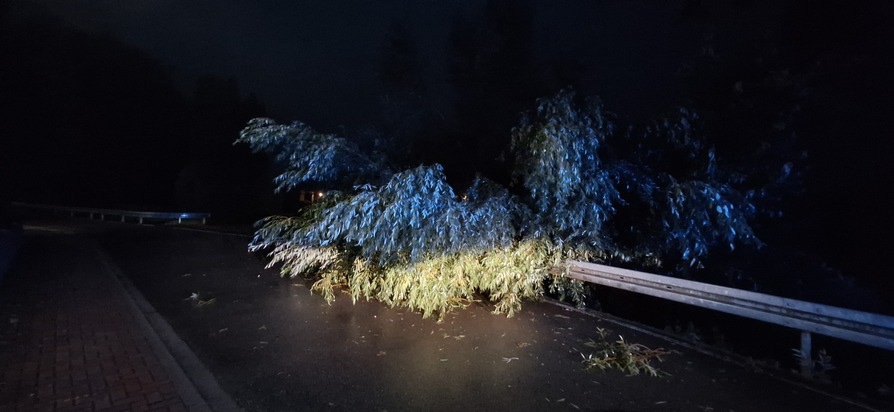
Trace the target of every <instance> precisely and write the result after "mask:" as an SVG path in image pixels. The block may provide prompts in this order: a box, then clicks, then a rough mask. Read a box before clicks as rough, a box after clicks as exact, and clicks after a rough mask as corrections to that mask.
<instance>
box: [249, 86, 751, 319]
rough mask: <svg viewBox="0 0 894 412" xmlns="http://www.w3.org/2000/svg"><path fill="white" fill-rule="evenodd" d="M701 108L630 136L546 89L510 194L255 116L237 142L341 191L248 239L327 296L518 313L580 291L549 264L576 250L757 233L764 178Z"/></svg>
mask: <svg viewBox="0 0 894 412" xmlns="http://www.w3.org/2000/svg"><path fill="white" fill-rule="evenodd" d="M697 122H698V117H697V116H696V115H695V114H694V113H691V112H689V111H686V110H679V111H678V112H676V113H675V114H673V115H672V116H669V117H667V118H665V119H662V120H660V121H658V122H655V123H654V124H652V125H650V126H649V127H646V128H644V129H643V130H642V131H640V132H636V131H634V129H632V128H630V129H628V130H627V131H626V132H625V133H623V134H621V133H618V132H617V131H616V130H617V128H616V126H615V124H614V121H613V120H612V118H611V116H610V114H608V113H607V112H605V111H604V110H603V108H602V106H601V105H600V104H599V103H598V101H596V100H592V99H591V100H586V101H584V102H583V103H582V104H579V103H578V102H577V101H575V96H574V93H573V92H571V91H562V92H560V93H559V94H558V95H557V96H556V97H554V98H550V99H541V100H539V101H538V106H537V108H536V110H534V111H532V112H531V113H527V114H524V115H523V116H522V118H521V121H520V124H519V126H518V127H517V128H515V129H513V131H512V145H511V149H512V152H513V154H514V161H515V165H516V167H515V170H514V172H513V177H514V179H515V182H516V184H517V185H518V187H517V189H519V190H518V192H519V193H520V194H519V195H518V196H514V195H511V194H510V192H509V190H508V189H507V188H505V187H503V186H501V185H499V184H496V183H494V182H492V181H490V180H488V179H486V178H484V177H480V176H479V177H478V178H476V179H475V181H474V182H473V183H472V185H471V186H470V187H469V188H468V189H467V190H466V191H465V192H464V193H463V194H462V195H457V194H456V193H455V192H454V188H453V187H451V186H450V185H449V184H448V182H447V179H446V176H445V175H444V171H443V168H442V167H441V166H440V165H438V164H435V165H428V166H426V165H423V166H418V167H416V168H412V169H408V170H404V171H401V172H398V173H392V172H391V171H389V170H388V169H387V168H386V167H384V166H383V165H384V164H386V163H385V160H384V159H381V157H382V156H366V155H364V154H363V153H361V152H360V151H359V149H357V146H356V145H353V144H352V143H351V142H349V141H348V140H346V139H345V138H341V137H336V136H332V135H324V134H319V133H317V132H315V131H313V130H312V129H310V128H309V127H307V126H306V125H304V124H301V123H293V124H292V125H287V126H286V125H278V124H276V123H274V122H273V121H271V120H269V119H255V120H253V121H251V122H250V123H249V124H248V126H247V127H246V128H245V129H244V130H243V132H242V134H241V137H240V139H239V140H238V141H237V142H238V143H247V144H249V145H250V146H251V147H252V149H253V150H255V151H260V150H266V151H270V152H273V153H274V154H275V155H276V159H277V160H278V161H280V162H282V163H283V164H284V167H285V169H286V172H284V173H283V174H281V175H280V176H278V177H277V178H276V181H275V182H276V184H277V188H278V190H289V189H292V188H294V187H296V186H298V185H300V184H302V183H306V182H329V184H330V187H332V188H334V189H333V190H331V191H330V192H329V193H328V194H327V196H326V197H325V198H324V199H325V200H324V201H323V202H320V203H317V204H315V205H312V206H309V207H307V208H305V209H303V210H302V211H301V212H300V213H299V214H298V215H297V216H294V217H286V216H272V217H269V218H266V219H264V220H262V221H261V222H259V229H258V231H257V232H256V234H255V237H254V239H253V240H252V242H251V245H250V249H251V250H254V251H257V250H266V251H269V253H270V256H271V257H272V261H271V263H270V266H271V267H272V266H275V265H280V270H281V273H282V274H283V275H284V276H304V277H307V278H311V279H315V281H316V282H315V284H314V286H313V289H314V290H315V291H318V292H320V293H322V294H323V295H324V296H325V297H326V298H327V299H334V296H335V293H334V291H335V289H336V288H344V289H345V290H347V291H349V292H350V293H351V295H352V296H353V298H354V299H355V300H356V299H377V300H380V301H382V302H385V303H387V304H389V305H392V306H399V307H407V308H410V309H413V310H419V311H421V312H422V313H423V315H424V316H432V315H436V316H443V314H444V313H446V312H447V311H449V310H450V309H451V308H454V307H457V306H462V305H465V304H467V303H468V302H470V301H472V300H475V299H479V298H484V299H487V300H489V301H491V302H493V303H494V304H495V312H498V313H506V314H510V315H511V314H513V313H514V312H515V311H517V310H518V308H519V307H520V305H521V302H522V301H523V300H525V299H536V298H537V297H539V296H541V294H543V293H544V290H549V291H550V292H551V293H554V294H556V295H558V296H560V297H562V298H570V299H572V300H573V301H576V302H578V303H579V302H581V301H582V299H583V297H584V296H583V291H584V290H583V287H582V285H581V284H580V283H578V282H575V281H570V280H568V279H567V278H565V277H563V276H561V273H554V274H551V273H550V270H551V269H552V268H554V267H559V268H560V267H561V262H563V261H564V260H566V259H578V260H588V261H601V262H608V263H612V262H628V263H631V264H634V265H640V266H649V265H651V266H656V265H662V264H665V265H666V264H668V263H671V264H676V263H685V264H686V265H687V266H690V267H698V266H700V265H701V261H702V260H703V259H704V258H705V257H706V256H708V255H709V254H711V253H713V252H714V251H715V250H717V249H718V248H719V247H727V248H729V249H732V248H733V247H735V245H736V244H753V245H758V244H759V242H758V240H757V238H756V237H755V236H754V234H753V232H752V230H751V226H750V220H751V219H752V218H753V216H754V214H755V211H756V206H755V205H754V204H753V202H752V199H753V198H754V197H755V195H754V194H755V193H756V191H755V190H743V189H742V188H740V187H738V186H742V182H744V181H745V180H746V179H744V178H743V176H741V174H737V173H733V172H730V171H725V170H724V169H723V168H722V167H721V165H720V162H719V160H718V158H717V156H716V155H715V151H714V148H713V147H712V146H710V145H709V144H708V143H707V141H706V139H705V136H704V134H703V133H702V132H701V131H700V130H699V129H698V127H697ZM374 157H375V158H377V160H376V161H373V160H371V159H372V158H374ZM737 185H738V186H737ZM559 271H560V270H559Z"/></svg>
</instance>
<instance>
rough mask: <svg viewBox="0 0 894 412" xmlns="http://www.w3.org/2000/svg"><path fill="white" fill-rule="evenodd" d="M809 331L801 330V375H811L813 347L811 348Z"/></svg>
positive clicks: (806, 376)
mask: <svg viewBox="0 0 894 412" xmlns="http://www.w3.org/2000/svg"><path fill="white" fill-rule="evenodd" d="M811 346H812V345H811V339H810V332H807V331H804V330H802V331H801V376H803V377H805V378H809V377H811V376H813V348H811Z"/></svg>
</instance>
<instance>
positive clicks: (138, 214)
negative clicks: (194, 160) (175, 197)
mask: <svg viewBox="0 0 894 412" xmlns="http://www.w3.org/2000/svg"><path fill="white" fill-rule="evenodd" d="M11 204H12V206H13V207H17V208H21V209H32V210H46V211H51V212H53V213H55V214H58V213H68V214H69V216H71V217H74V216H76V215H84V216H89V217H90V219H94V218H97V217H98V218H99V220H106V216H117V217H119V218H120V219H121V221H122V222H125V221H126V220H127V218H131V219H134V220H137V221H138V222H139V223H140V224H143V220H144V219H153V220H176V221H177V223H178V224H179V223H183V221H184V220H201V221H202V224H203V225H204V224H205V223H206V222H207V220H208V218H209V217H211V214H209V213H176V212H144V211H134V210H118V209H97V208H91V207H69V206H54V205H44V204H34V203H22V202H12V203H11Z"/></svg>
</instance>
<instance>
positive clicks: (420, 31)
mask: <svg viewBox="0 0 894 412" xmlns="http://www.w3.org/2000/svg"><path fill="white" fill-rule="evenodd" d="M484 3H485V2H484V1H481V0H476V1H461V2H450V1H435V0H421V1H420V0H404V1H273V0H257V1H248V0H243V1H239V0H215V1H211V0H206V1H188V2H184V1H177V0H153V1H145V0H97V1H90V2H72V1H67V0H23V1H15V2H13V8H14V9H24V10H31V11H33V12H37V11H38V10H40V9H43V11H44V12H49V13H51V14H53V15H56V16H58V17H59V18H60V19H61V20H62V21H64V22H65V23H67V24H70V25H72V26H73V27H76V28H79V29H83V30H86V31H90V32H100V33H111V35H113V36H114V37H116V38H118V39H121V40H122V41H124V42H125V43H128V44H131V45H134V46H137V47H139V48H141V49H143V50H145V51H146V52H148V53H149V54H150V55H151V56H154V57H156V58H158V59H160V60H161V61H162V62H163V63H164V64H166V65H168V66H170V67H171V68H172V70H173V72H174V74H175V76H176V79H177V80H178V82H179V83H180V85H181V87H183V88H184V90H189V89H190V88H191V87H192V81H193V80H194V79H195V77H196V76H198V75H201V74H204V73H211V74H214V75H216V76H221V77H229V76H234V77H236V78H237V79H238V81H239V84H240V87H241V89H242V90H243V91H244V92H251V93H254V94H256V95H257V96H258V98H259V99H260V100H261V101H262V102H264V103H265V104H266V105H267V106H268V108H269V109H270V111H271V114H272V115H273V116H275V117H278V118H280V119H278V120H282V121H288V120H298V119H300V120H303V121H307V122H310V123H312V124H313V123H315V122H314V121H316V122H319V123H322V124H321V125H320V127H332V126H334V125H338V124H352V123H356V122H359V121H362V120H365V119H364V116H366V115H367V110H366V109H367V108H369V107H372V106H374V105H375V102H376V101H377V99H378V98H379V96H380V94H381V88H380V84H379V80H378V77H377V71H378V70H379V67H380V64H381V61H382V50H383V46H384V43H385V40H386V33H387V30H388V27H389V25H390V24H391V23H393V22H401V23H403V24H405V25H407V26H408V27H409V29H410V30H411V32H412V33H413V34H414V35H415V36H416V42H417V47H418V50H419V53H420V60H421V61H422V64H423V70H424V71H425V73H426V80H427V82H428V87H429V89H430V90H431V91H432V93H431V95H432V97H431V98H432V99H433V101H434V104H436V105H438V106H443V107H445V108H446V107H447V106H449V104H450V103H449V101H450V100H449V99H450V97H449V91H448V90H447V86H446V85H445V84H444V83H445V81H446V80H445V79H446V63H447V62H446V59H447V56H446V53H445V51H446V50H447V46H448V35H449V30H450V28H451V20H452V17H453V16H454V14H456V13H457V12H458V11H462V12H464V13H466V14H470V15H474V14H476V13H479V14H480V13H481V9H482V8H483V7H484ZM686 3H687V2H685V1H650V0H646V1H643V0H639V1H636V0H630V1H590V0H587V1H558V2H553V1H538V2H533V3H532V10H533V12H534V13H533V14H534V17H535V18H534V22H533V23H534V33H535V35H534V37H535V39H536V44H535V46H536V48H537V50H538V54H537V56H538V58H540V59H554V58H563V57H564V58H574V59H578V60H580V61H582V62H583V63H585V64H587V65H588V71H587V73H586V77H587V86H586V87H587V88H588V89H591V90H592V91H593V92H594V93H596V94H598V95H600V96H601V97H602V98H603V99H604V100H605V101H606V104H607V105H608V106H609V108H610V109H611V110H614V111H617V112H619V113H622V114H628V115H631V116H648V115H654V114H655V112H656V111H664V110H668V108H669V107H670V106H671V105H672V104H673V103H674V101H675V99H677V98H678V96H677V95H676V93H678V92H679V90H678V85H677V83H678V82H679V76H678V72H679V71H680V66H681V65H683V64H684V63H685V62H686V61H688V60H690V59H692V58H693V57H695V56H697V55H698V54H699V53H700V47H701V42H702V36H703V35H704V33H705V32H706V31H708V30H710V31H714V32H727V33H732V32H736V33H737V36H751V35H754V33H759V32H761V31H762V30H769V29H772V28H774V25H775V24H778V19H779V12H780V7H778V6H774V5H775V4H778V3H779V2H774V1H767V2H761V3H763V4H765V5H766V6H762V7H744V8H732V7H715V8H714V9H713V10H712V13H713V14H712V16H711V20H710V21H707V20H705V21H698V16H696V17H695V18H694V19H686V18H685V17H686V16H683V17H681V13H684V11H683V10H684V9H685V6H686ZM717 3H720V4H727V5H728V4H730V3H733V2H730V1H726V2H717ZM742 10H746V11H747V13H744V14H743V13H742Z"/></svg>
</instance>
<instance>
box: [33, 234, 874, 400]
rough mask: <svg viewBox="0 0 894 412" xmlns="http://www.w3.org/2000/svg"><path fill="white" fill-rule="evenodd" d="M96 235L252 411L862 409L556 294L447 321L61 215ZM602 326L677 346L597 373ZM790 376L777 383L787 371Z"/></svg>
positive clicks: (211, 252) (183, 241)
mask: <svg viewBox="0 0 894 412" xmlns="http://www.w3.org/2000/svg"><path fill="white" fill-rule="evenodd" d="M51 224H52V225H57V226H64V227H65V230H66V232H67V233H76V234H77V236H87V237H89V238H92V239H94V240H96V241H98V243H99V244H101V245H102V247H103V248H104V249H105V251H106V252H107V253H108V255H109V256H110V258H111V259H112V260H113V261H114V263H115V264H116V265H117V266H118V267H119V268H120V270H121V271H122V273H124V274H125V275H126V276H127V277H128V278H129V279H130V280H131V281H132V282H133V284H134V285H135V286H136V287H137V289H139V291H140V292H142V294H143V295H144V296H145V297H146V299H147V300H148V301H149V302H150V303H151V304H152V306H153V307H154V308H155V309H156V310H157V311H158V313H160V314H161V315H162V316H163V317H164V319H166V320H167V322H168V323H169V324H170V326H171V327H172V328H173V330H174V331H175V332H176V333H177V334H178V335H179V336H180V338H182V339H183V341H184V342H186V344H187V345H188V346H189V348H190V349H191V350H192V351H193V352H194V353H195V354H196V355H197V356H198V358H199V359H200V360H201V361H202V363H204V364H205V365H206V366H207V367H208V369H209V370H210V371H211V372H212V373H213V374H214V376H215V377H216V378H217V380H218V382H219V383H220V386H221V387H222V388H223V389H224V390H225V391H226V392H227V393H229V395H230V396H232V398H233V399H234V400H235V401H236V403H237V404H238V405H239V406H240V407H242V408H244V409H245V410H248V411H301V410H345V411H346V410H353V411H356V410H364V411H365V410H370V411H417V410H432V411H439V410H444V411H452V410H513V411H526V410H531V411H534V410H572V411H573V410H589V411H622V410H623V411H653V410H654V411H703V412H707V411H736V412H743V411H866V410H873V409H875V410H883V409H885V408H890V407H891V404H889V403H874V407H869V408H867V407H866V404H865V400H857V401H856V402H854V401H851V400H849V399H848V398H844V397H841V395H842V394H835V393H834V392H835V390H834V388H833V387H830V386H823V385H818V386H811V385H806V384H804V383H803V382H800V381H799V380H798V379H797V378H796V377H794V376H789V375H787V374H785V373H784V372H783V373H781V374H780V372H778V371H777V372H771V371H769V370H766V369H762V368H760V367H756V366H748V365H740V364H736V363H731V362H727V361H723V360H720V359H718V358H715V357H712V356H707V355H705V354H702V353H700V352H697V351H694V350H691V349H688V348H687V347H683V346H680V345H677V344H675V343H673V342H671V341H668V340H664V339H662V338H660V337H657V336H654V335H652V334H649V333H644V332H641V331H637V330H635V329H631V328H628V327H625V326H623V325H621V324H618V323H615V322H613V321H611V320H607V319H603V318H600V317H598V316H593V315H592V314H586V313H582V312H579V311H576V310H571V309H568V308H565V307H561V306H557V305H554V304H550V303H543V302H531V303H527V304H526V305H525V306H524V308H523V310H522V311H521V313H519V314H517V315H516V316H515V317H513V318H506V317H504V316H499V315H493V314H491V313H490V310H491V309H490V308H489V307H487V306H486V305H484V304H473V305H472V306H470V307H468V308H467V309H465V310H458V311H456V312H454V313H451V314H449V315H447V316H446V318H445V319H444V321H443V322H441V323H438V322H437V321H436V320H434V319H423V318H422V317H421V316H420V315H419V314H416V313H412V312H408V311H405V310H393V309H389V308H387V307H385V306H384V305H382V304H380V303H377V302H364V301H361V302H357V303H356V304H353V303H352V301H351V297H350V296H348V295H341V296H339V297H338V299H337V300H336V302H335V303H334V304H332V305H329V304H327V303H326V302H325V301H324V300H323V299H322V297H320V296H319V295H313V294H311V293H310V292H309V290H308V285H307V284H306V283H305V282H304V281H302V280H295V279H281V278H280V277H279V275H278V273H277V272H276V271H275V270H269V269H264V264H265V262H264V259H263V258H262V257H260V256H256V255H253V254H249V253H248V252H247V251H246V242H247V239H246V238H245V237H241V236H234V235H226V234H217V233H207V232H200V231H194V230H185V229H182V228H176V227H172V226H140V225H131V224H120V223H98V222H87V221H76V222H53V223H51ZM597 328H605V329H607V330H609V331H610V333H609V336H611V337H613V338H614V337H617V336H623V338H624V339H625V340H626V341H628V342H635V343H640V344H643V345H646V346H648V347H650V348H664V349H668V350H673V351H674V353H673V354H672V355H669V356H667V357H666V358H665V360H664V362H662V363H658V364H657V365H656V366H658V368H659V369H661V370H662V371H664V372H666V373H668V374H670V375H669V376H666V377H662V378H654V377H650V376H644V375H639V376H626V375H625V374H623V373H621V372H618V371H613V370H609V371H602V372H600V371H596V372H593V371H587V370H585V369H584V367H583V365H582V363H581V360H582V357H581V356H582V354H587V353H590V352H592V349H590V348H589V347H587V346H585V343H586V342H587V341H589V340H591V339H596V338H597V337H598V335H597V332H596V330H597ZM780 378H782V379H780Z"/></svg>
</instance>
